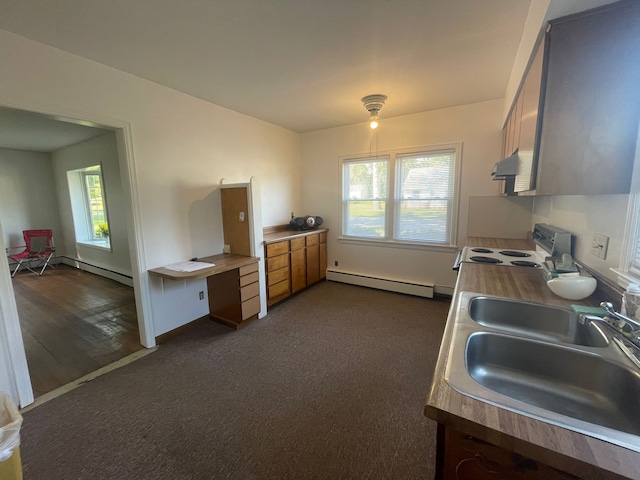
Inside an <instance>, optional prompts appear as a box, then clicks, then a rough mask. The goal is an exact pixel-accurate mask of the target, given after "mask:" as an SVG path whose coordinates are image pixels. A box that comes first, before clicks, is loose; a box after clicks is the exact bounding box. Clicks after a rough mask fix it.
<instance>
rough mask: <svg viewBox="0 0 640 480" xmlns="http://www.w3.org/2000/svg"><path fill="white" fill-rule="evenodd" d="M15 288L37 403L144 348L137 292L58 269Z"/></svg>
mask: <svg viewBox="0 0 640 480" xmlns="http://www.w3.org/2000/svg"><path fill="white" fill-rule="evenodd" d="M13 289H14V292H15V296H16V304H17V307H18V316H19V317H20V326H21V328H22V338H23V340H24V345H25V350H26V355H27V363H28V365H29V373H30V375H31V383H32V387H33V393H34V396H35V397H36V398H37V397H39V396H41V395H43V394H45V393H47V392H50V391H52V390H55V389H56V388H58V387H61V386H63V385H65V384H67V383H69V382H71V381H73V380H77V379H78V378H80V377H82V376H84V375H86V374H88V373H91V372H93V371H95V370H97V369H99V368H101V367H104V366H105V365H108V364H110V363H113V362H115V361H116V360H119V359H121V358H123V357H126V356H127V355H129V354H131V353H133V352H135V351H138V350H141V349H142V348H143V347H142V345H140V337H139V333H138V320H137V315H136V305H135V299H134V292H133V288H131V287H128V286H126V285H123V284H121V283H118V282H116V281H114V280H110V279H108V278H104V277H101V276H99V275H94V274H92V273H88V272H84V271H82V270H78V269H76V268H73V267H69V266H67V265H58V266H57V268H56V269H55V270H54V269H47V270H46V271H45V273H44V275H42V276H41V277H40V276H37V275H35V274H33V273H31V272H29V271H25V272H20V273H18V274H17V275H16V276H15V278H14V279H13Z"/></svg>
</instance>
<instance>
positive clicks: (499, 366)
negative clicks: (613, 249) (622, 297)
mask: <svg viewBox="0 0 640 480" xmlns="http://www.w3.org/2000/svg"><path fill="white" fill-rule="evenodd" d="M455 313H456V317H455V322H456V323H455V326H454V333H453V338H452V342H451V349H450V351H449V357H448V361H447V366H446V370H445V380H446V381H447V383H448V384H449V385H450V386H451V387H452V388H453V389H454V390H456V391H458V392H460V393H462V394H463V395H467V396H470V397H473V398H475V399H478V400H481V401H484V402H487V403H490V404H493V405H496V406H498V407H501V408H505V409H507V410H511V411H513V412H516V413H519V414H522V415H525V416H529V417H532V418H536V419H538V420H542V421H546V422H548V423H552V424H554V425H557V426H560V427H563V428H567V429H569V430H573V431H577V432H580V433H583V434H585V435H590V436H592V437H595V438H599V439H601V440H605V441H608V442H610V443H613V444H616V445H620V446H623V447H626V448H629V449H632V450H634V451H637V452H640V406H639V405H640V404H639V403H638V402H639V401H640V370H639V369H638V368H637V367H635V365H633V364H632V363H631V362H630V361H629V360H628V359H627V358H626V357H625V356H624V355H623V354H622V352H621V350H620V349H619V348H618V347H617V345H615V344H614V343H613V342H611V341H610V336H609V334H608V333H609V332H606V333H605V330H604V329H602V328H601V327H600V326H599V325H597V324H596V323H592V322H586V323H584V322H580V320H579V317H578V315H577V314H576V313H575V312H573V311H572V310H570V309H564V308H560V307H554V306H549V305H544V304H537V303H529V302H524V301H517V300H511V299H506V298H500V297H492V296H485V295H480V294H477V293H472V292H462V293H461V295H460V301H459V303H458V307H457V310H456V312H455Z"/></svg>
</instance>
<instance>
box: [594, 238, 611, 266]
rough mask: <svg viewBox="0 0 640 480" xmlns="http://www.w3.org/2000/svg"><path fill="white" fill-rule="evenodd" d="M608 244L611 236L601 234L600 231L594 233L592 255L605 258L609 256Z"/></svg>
mask: <svg viewBox="0 0 640 480" xmlns="http://www.w3.org/2000/svg"><path fill="white" fill-rule="evenodd" d="M608 246H609V237H607V236H605V235H600V234H599V233H594V234H593V240H592V241H591V255H593V256H594V257H598V258H600V259H602V260H604V259H605V258H607V247H608Z"/></svg>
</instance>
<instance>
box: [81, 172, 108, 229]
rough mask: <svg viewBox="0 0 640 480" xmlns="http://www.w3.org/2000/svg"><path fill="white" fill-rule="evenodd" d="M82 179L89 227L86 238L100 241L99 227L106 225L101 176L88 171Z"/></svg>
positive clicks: (83, 174)
mask: <svg viewBox="0 0 640 480" xmlns="http://www.w3.org/2000/svg"><path fill="white" fill-rule="evenodd" d="M82 177H83V180H84V182H83V184H84V194H85V204H86V208H87V226H88V227H89V232H88V238H90V239H92V240H102V239H103V237H102V235H99V234H98V229H99V226H100V225H101V224H108V222H107V211H106V207H105V201H104V188H103V186H102V175H101V174H100V173H97V172H95V171H90V172H83V173H82Z"/></svg>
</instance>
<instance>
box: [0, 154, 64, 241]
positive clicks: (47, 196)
mask: <svg viewBox="0 0 640 480" xmlns="http://www.w3.org/2000/svg"><path fill="white" fill-rule="evenodd" d="M0 222H2V227H3V230H4V242H5V244H6V245H7V246H8V247H9V246H11V247H16V246H20V245H24V240H23V238H22V231H23V230H30V229H40V228H45V229H51V230H53V235H54V240H55V241H57V239H58V236H59V235H61V234H62V231H61V228H60V217H59V216H58V199H57V197H56V191H55V184H54V181H53V170H52V168H51V158H50V157H49V154H47V153H39V152H25V151H20V150H10V149H6V148H0ZM12 252H14V253H16V252H17V251H12Z"/></svg>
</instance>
